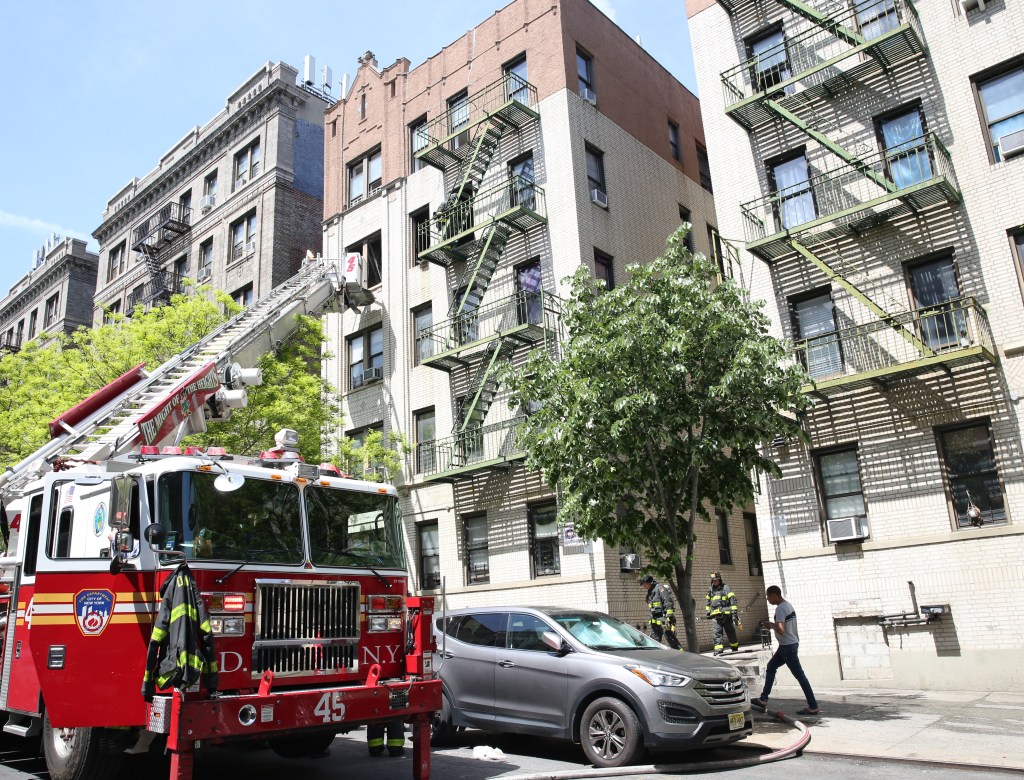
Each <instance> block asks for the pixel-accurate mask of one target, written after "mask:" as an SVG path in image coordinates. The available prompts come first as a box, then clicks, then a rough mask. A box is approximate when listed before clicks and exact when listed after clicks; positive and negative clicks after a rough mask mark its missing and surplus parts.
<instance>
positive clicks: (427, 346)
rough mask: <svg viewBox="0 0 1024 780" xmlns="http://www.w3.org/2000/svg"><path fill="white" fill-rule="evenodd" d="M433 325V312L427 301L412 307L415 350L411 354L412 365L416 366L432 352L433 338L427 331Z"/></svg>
mask: <svg viewBox="0 0 1024 780" xmlns="http://www.w3.org/2000/svg"><path fill="white" fill-rule="evenodd" d="M433 325H434V313H433V310H432V308H431V305H430V304H429V303H427V304H424V305H423V306H420V307H419V308H417V309H413V312H412V331H413V339H414V341H415V343H416V351H415V353H414V355H413V365H414V366H418V365H419V364H420V363H421V362H423V361H424V360H426V359H427V358H429V357H430V356H431V355H433V354H434V338H433V334H432V333H428V332H427V331H429V330H430V329H431V328H432V327H433Z"/></svg>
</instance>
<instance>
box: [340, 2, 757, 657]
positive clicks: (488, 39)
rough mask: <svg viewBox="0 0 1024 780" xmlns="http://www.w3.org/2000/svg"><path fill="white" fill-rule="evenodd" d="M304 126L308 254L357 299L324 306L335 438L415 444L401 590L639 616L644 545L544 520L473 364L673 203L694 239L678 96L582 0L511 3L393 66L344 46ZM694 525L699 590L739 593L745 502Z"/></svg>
mask: <svg viewBox="0 0 1024 780" xmlns="http://www.w3.org/2000/svg"><path fill="white" fill-rule="evenodd" d="M325 135H326V143H325V146H326V154H325V157H326V162H325V185H324V204H325V209H324V214H325V222H324V237H323V242H324V251H325V253H327V254H328V255H330V256H346V257H351V256H355V257H357V259H359V260H361V261H362V262H363V283H364V286H365V287H366V288H368V289H369V290H371V291H372V292H373V295H374V299H375V301H374V302H373V303H372V304H369V305H362V306H359V307H357V310H356V311H351V312H347V313H346V314H345V315H344V316H343V317H338V318H336V320H334V321H333V322H332V323H331V338H332V349H331V351H332V353H333V355H334V359H333V361H331V362H329V363H328V366H327V371H328V374H329V376H330V378H331V379H332V381H333V382H335V383H336V384H337V385H338V386H339V387H340V388H341V389H342V390H343V391H344V398H345V402H344V405H345V414H346V433H347V434H348V435H349V436H350V437H352V438H354V439H356V440H361V439H362V438H363V437H364V436H365V435H366V434H367V432H369V431H372V430H375V429H378V430H381V431H383V432H384V433H386V434H390V433H392V432H399V433H401V434H403V435H405V436H406V437H407V438H408V439H409V440H410V441H411V442H412V443H413V445H414V450H413V453H412V455H411V457H409V459H408V461H407V463H406V467H405V469H404V473H403V474H401V475H390V476H391V478H392V479H394V480H395V481H396V482H398V483H399V485H400V487H399V491H400V494H401V495H402V500H403V510H404V516H405V521H406V531H407V540H408V546H409V550H408V552H409V556H410V561H411V564H412V565H411V569H412V571H413V575H414V582H415V586H416V587H417V588H418V589H419V590H422V591H424V592H428V593H440V592H441V590H442V588H443V592H444V594H445V597H446V602H447V604H448V605H449V606H451V607H456V606H473V605H477V604H487V603H546V604H588V605H591V606H593V607H595V608H597V609H601V610H606V611H609V612H611V613H613V614H616V615H618V616H620V617H623V618H624V619H627V620H629V621H631V622H634V623H640V622H646V612H645V610H644V606H643V598H642V597H643V590H642V589H641V588H640V587H639V586H638V584H637V582H636V571H637V569H639V567H640V565H641V564H642V561H640V560H639V559H638V558H637V556H636V555H633V554H631V551H628V550H619V549H618V548H617V547H616V548H612V547H609V546H608V545H606V544H604V543H603V542H602V541H601V540H582V539H579V538H577V537H576V536H575V535H574V534H573V532H572V529H571V528H566V527H560V526H559V525H558V524H557V523H556V522H555V511H556V507H557V496H556V495H554V494H553V493H552V492H551V491H550V490H549V489H548V488H547V487H546V485H545V484H544V483H543V481H542V480H541V478H540V476H539V475H538V474H536V473H533V472H531V471H529V470H527V469H526V468H525V467H524V465H523V452H522V450H521V449H520V448H519V446H518V444H517V441H516V435H515V432H516V426H517V424H518V418H517V416H516V415H517V414H521V413H522V412H521V411H519V412H513V411H512V410H511V409H510V408H509V404H508V401H509V398H508V393H507V391H506V390H504V389H503V387H502V385H501V384H500V381H499V376H498V374H497V372H496V370H495V369H496V367H497V366H499V365H500V364H501V363H502V362H503V361H506V360H509V361H511V362H512V363H513V364H518V363H521V361H523V360H524V359H525V356H526V355H528V354H529V352H530V351H531V350H536V349H546V350H550V351H552V352H555V353H557V351H558V349H559V344H560V343H561V339H562V338H563V337H564V333H562V330H561V321H560V300H561V298H562V297H563V296H564V295H565V294H566V292H567V288H566V285H565V284H564V281H563V280H564V279H565V278H566V277H568V276H569V275H570V274H572V273H573V272H574V271H575V270H576V268H578V267H579V265H580V264H581V263H582V264H584V265H585V266H587V267H588V268H590V269H591V270H592V271H593V273H594V274H595V276H597V277H600V278H602V279H604V280H605V282H606V284H607V285H608V286H609V287H613V286H614V285H615V284H616V282H617V281H620V280H622V279H623V278H624V276H625V267H626V265H627V263H630V262H638V261H639V262H642V261H647V260H650V259H652V258H654V257H656V256H657V255H659V254H661V252H662V251H663V250H664V245H665V239H666V237H667V236H668V235H669V234H670V233H672V232H673V231H674V230H675V229H676V228H677V227H678V226H679V224H680V222H681V221H682V220H687V221H690V222H692V223H693V225H694V229H693V232H692V234H691V241H692V243H693V245H694V247H695V248H696V249H697V250H700V251H703V252H708V251H710V246H711V244H712V243H713V241H714V235H715V234H714V231H715V229H716V227H717V222H716V221H715V211H714V204H713V198H712V193H711V188H712V181H711V177H710V173H709V170H708V166H707V162H706V154H705V151H704V136H703V132H702V129H701V121H700V106H699V104H698V101H697V99H696V98H695V97H694V95H693V94H691V93H690V92H689V91H688V90H686V89H685V88H684V87H683V86H682V85H680V84H679V83H678V82H677V81H676V80H675V79H674V78H673V77H672V76H671V75H670V74H669V73H668V72H667V71H666V70H665V69H664V68H663V67H661V66H660V65H659V64H658V63H657V62H656V61H655V60H653V59H652V58H651V57H650V55H648V54H647V53H646V52H645V51H644V50H643V49H642V48H641V47H640V46H639V45H638V44H637V43H636V42H635V41H634V40H633V39H631V38H630V37H629V36H628V35H627V34H626V33H625V32H623V31H622V30H621V29H619V28H618V27H617V26H616V25H615V24H614V23H612V22H611V21H610V20H609V19H608V18H607V17H605V16H604V15H603V14H602V13H601V12H600V11H598V10H597V9H596V8H595V7H594V6H593V5H591V3H589V2H587V0H556V1H552V0H543V1H541V0H515V1H514V2H511V3H509V4H508V5H507V6H505V7H504V8H502V9H501V10H499V11H497V12H496V13H494V14H493V15H492V16H491V17H490V18H488V19H486V20H485V21H483V22H482V23H480V24H479V25H478V26H476V27H474V28H473V29H471V30H470V31H469V32H468V33H466V34H465V35H462V36H461V37H459V38H458V39H456V40H455V41H453V42H452V43H450V44H449V45H447V46H445V47H444V48H443V49H441V50H440V51H439V52H438V53H437V54H435V55H433V56H431V57H430V58H428V59H427V60H426V61H425V62H423V63H421V64H419V65H417V66H415V67H412V65H411V63H410V62H409V60H407V59H403V58H399V59H397V60H395V61H394V62H393V63H392V64H391V65H389V66H386V67H381V66H380V65H379V64H378V62H377V59H376V57H375V56H374V54H373V53H372V52H366V54H364V55H363V56H362V57H360V58H359V69H358V71H357V73H356V75H355V78H354V80H353V83H352V87H351V90H350V91H349V93H348V95H347V96H346V97H345V99H343V100H341V101H339V103H338V104H337V105H336V106H334V107H332V108H331V109H329V110H328V111H327V114H326V119H325ZM715 531H716V529H715V528H714V527H712V528H709V529H708V530H707V531H706V532H702V534H701V539H700V545H699V550H700V551H699V561H698V568H697V571H698V572H700V574H699V575H698V576H697V578H696V579H695V583H697V584H698V588H699V587H700V583H702V582H703V580H704V577H705V575H706V574H707V573H709V572H711V571H712V570H714V569H719V568H721V569H722V571H723V573H724V576H725V577H726V579H727V581H728V582H729V583H730V584H731V585H733V587H734V588H735V589H736V590H737V592H739V593H740V594H741V597H747V600H748V601H749V597H755V598H757V597H759V595H760V592H761V588H762V584H763V582H762V579H761V578H760V569H759V567H760V563H759V561H758V560H757V557H756V554H757V551H758V544H757V541H756V538H754V535H755V534H756V525H755V523H754V520H753V517H752V515H750V514H749V513H747V514H744V513H742V512H736V513H734V514H733V515H731V516H725V514H724V513H721V517H720V518H719V522H718V524H717V531H718V533H717V535H716V533H715ZM758 603H759V604H761V603H763V602H761V600H760V598H758ZM698 606H700V605H698ZM701 630H702V631H704V632H705V635H704V636H703V638H704V640H705V641H706V642H707V643H708V644H710V630H709V629H708V630H705V628H704V627H702V629H701Z"/></svg>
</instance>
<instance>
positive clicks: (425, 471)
mask: <svg viewBox="0 0 1024 780" xmlns="http://www.w3.org/2000/svg"><path fill="white" fill-rule="evenodd" d="M524 419H525V418H524V417H514V418H513V419H511V420H504V421H502V422H499V423H495V424H494V425H485V426H483V427H480V428H471V429H469V430H466V431H464V432H462V433H459V434H456V435H454V436H448V437H446V438H444V439H433V440H431V441H425V442H421V443H420V444H419V445H417V449H416V460H417V462H416V464H415V465H416V467H417V472H418V473H419V475H420V476H422V477H423V479H424V481H426V482H429V481H433V480H436V481H439V482H444V481H451V480H453V479H454V478H456V477H458V476H459V475H468V474H471V473H474V472H478V471H483V470H486V469H493V468H503V467H507V466H508V464H509V462H510V461H513V460H519V459H522V458H523V457H525V453H524V452H523V449H522V447H521V446H520V445H519V437H518V428H519V424H520V423H521V422H522V421H523V420H524Z"/></svg>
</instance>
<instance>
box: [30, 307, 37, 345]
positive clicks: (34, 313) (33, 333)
mask: <svg viewBox="0 0 1024 780" xmlns="http://www.w3.org/2000/svg"><path fill="white" fill-rule="evenodd" d="M38 318H39V310H38V309H33V310H32V313H31V314H30V315H28V337H29V338H30V339H34V338H35V337H36V320H37V319H38Z"/></svg>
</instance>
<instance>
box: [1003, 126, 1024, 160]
mask: <svg viewBox="0 0 1024 780" xmlns="http://www.w3.org/2000/svg"><path fill="white" fill-rule="evenodd" d="M1022 152H1024V130H1017V131H1016V132H1013V133H1007V134H1006V135H1004V136H1003V137H1002V138H1000V139H999V156H1000V157H1002V158H1003V159H1004V160H1006V159H1008V158H1010V157H1016V156H1017V155H1018V154H1021V153H1022Z"/></svg>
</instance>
